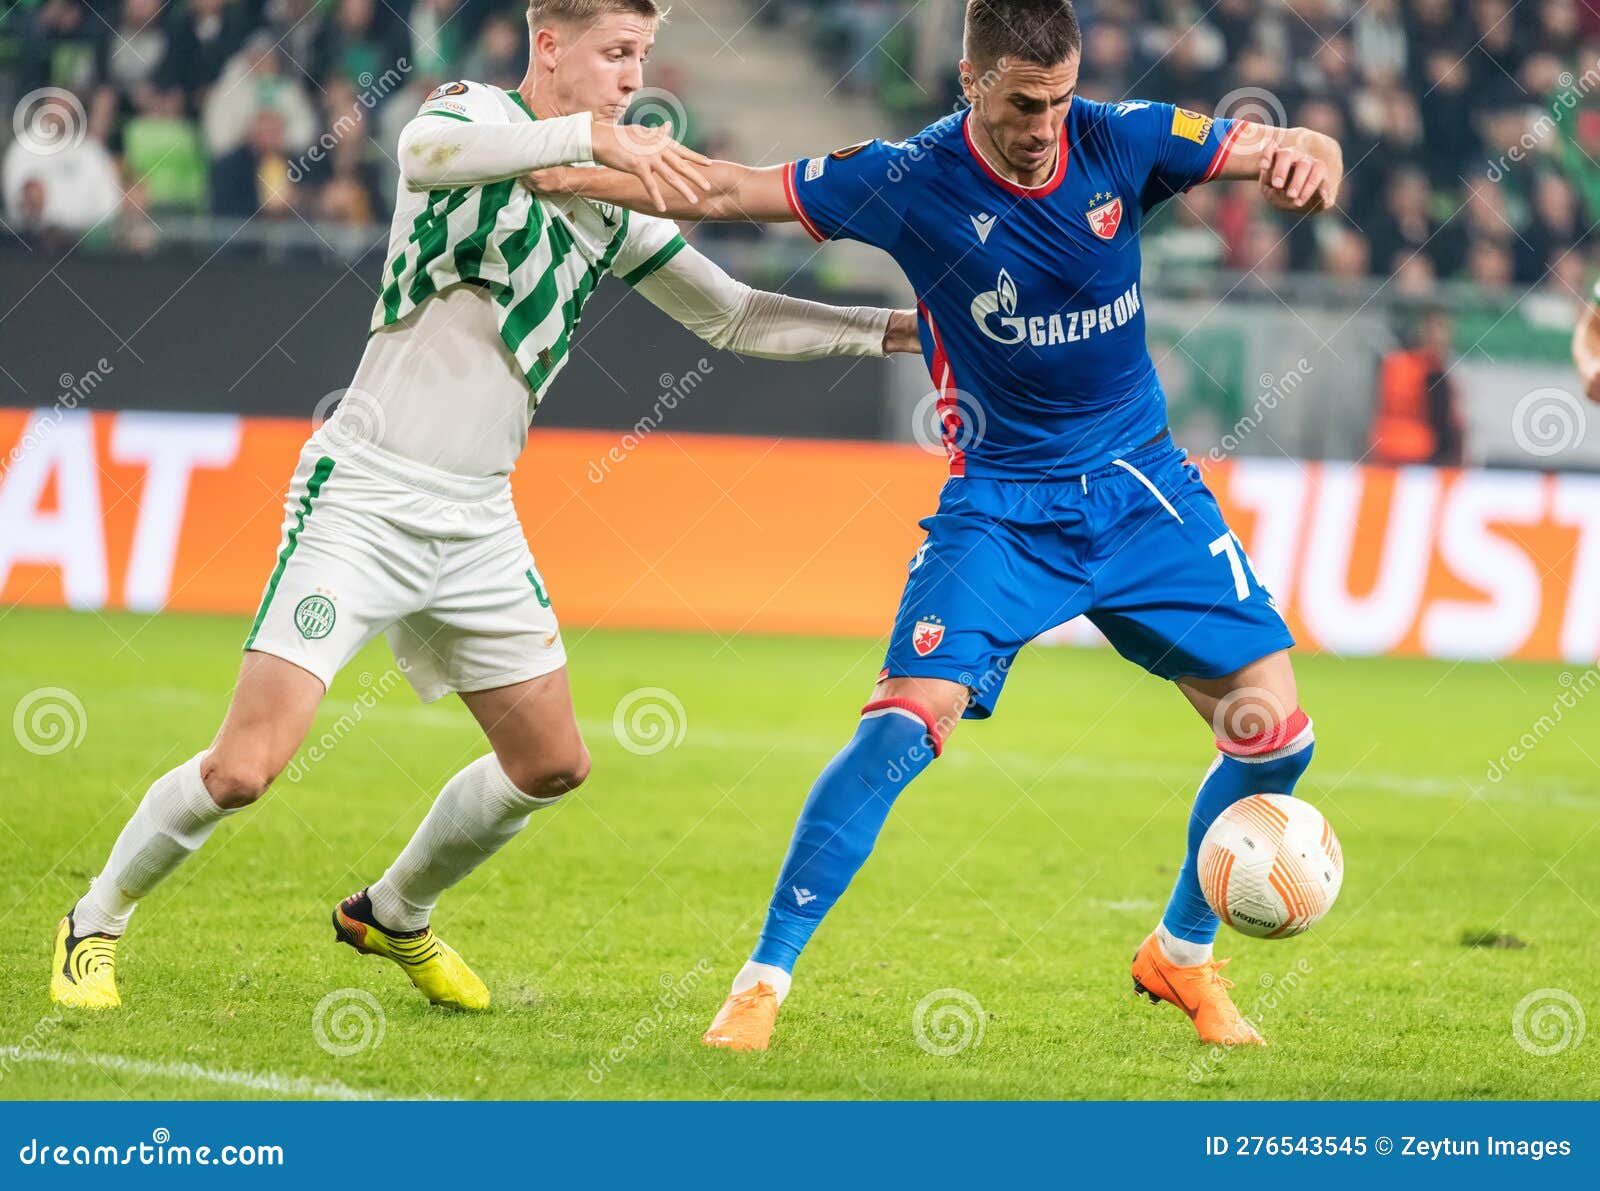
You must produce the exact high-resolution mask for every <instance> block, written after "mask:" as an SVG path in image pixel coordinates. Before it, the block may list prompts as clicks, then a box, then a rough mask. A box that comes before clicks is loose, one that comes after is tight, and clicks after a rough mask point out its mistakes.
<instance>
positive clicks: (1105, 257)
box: [788, 99, 1240, 479]
mask: <svg viewBox="0 0 1600 1191" xmlns="http://www.w3.org/2000/svg"><path fill="white" fill-rule="evenodd" d="M1239 127H1240V125H1239V124H1238V123H1237V122H1236V121H1232V120H1224V119H1213V118H1212V117H1209V116H1204V115H1200V114H1199V113H1196V112H1190V111H1186V110H1184V109H1182V108H1175V107H1173V106H1171V105H1170V104H1164V103H1143V102H1125V103H1119V104H1102V103H1094V102H1092V101H1089V100H1084V99H1074V100H1073V101H1072V104H1071V107H1070V108H1069V109H1068V112H1067V120H1066V125H1065V127H1064V128H1063V129H1062V139H1061V150H1060V153H1059V154H1058V157H1057V163H1056V169H1055V174H1054V176H1053V177H1051V178H1050V179H1049V180H1048V181H1046V182H1044V183H1043V184H1041V185H1039V186H1036V187H1032V188H1028V187H1022V186H1018V185H1017V184H1016V183H1014V182H1011V181H1009V180H1008V179H1006V178H1004V177H1003V176H1001V175H1000V174H999V173H998V172H997V171H996V170H995V169H994V168H993V167H992V166H991V165H990V164H989V162H987V161H985V160H984V158H983V156H982V155H981V154H980V152H979V151H978V149H977V147H976V145H974V143H973V141H972V136H971V132H970V130H969V128H968V115H967V113H965V112H963V113H958V114H956V115H952V116H948V117H946V118H945V119H943V120H940V121H938V122H937V123H935V124H932V125H930V126H929V127H928V128H926V129H924V130H923V131H922V132H921V133H919V134H918V135H917V136H915V137H914V138H912V139H911V140H909V141H900V142H888V141H872V142H869V143H868V144H865V145H859V146H856V147H854V148H851V149H842V150H840V151H838V152H837V153H834V154H832V155H830V156H828V157H818V158H813V159H811V160H809V161H799V162H796V163H795V164H794V167H793V169H792V171H791V173H790V174H789V175H788V182H789V200H790V203H791V205H792V206H793V207H794V210H795V214H796V215H797V216H798V217H799V218H800V222H801V223H802V224H803V225H804V226H805V228H806V230H807V231H809V232H810V233H811V234H812V235H813V236H814V237H815V238H817V239H818V240H825V239H850V240H859V241H861V242H863V243H866V244H871V245H873V246H875V247H877V248H881V249H883V250H884V251H885V252H887V253H889V255H890V256H892V257H894V259H895V261H896V262H897V263H898V264H899V265H900V268H901V269H902V270H903V271H904V273H905V275H906V277H907V278H908V279H909V280H910V282H911V284H912V286H913V288H914V289H915V290H916V293H917V297H918V309H919V312H920V315H921V319H920V322H921V331H922V349H923V355H924V357H925V359H926V360H927V364H928V371H929V373H930V374H931V375H932V377H933V380H934V384H935V387H936V388H937V390H938V392H939V394H940V399H939V411H940V418H941V422H942V425H943V428H944V433H945V445H946V448H947V450H948V451H949V453H950V465H951V473H952V474H953V475H970V476H975V477H988V478H995V479H1018V478H1051V477H1057V478H1059V477H1064V476H1073V475H1077V474H1079V473H1083V472H1089V471H1093V470H1094V469H1096V468H1098V467H1100V466H1102V465H1104V464H1105V463H1107V462H1108V461H1109V460H1112V459H1115V458H1118V457H1121V456H1123V455H1126V454H1128V453H1129V452H1131V451H1134V450H1136V449H1138V448H1139V447H1140V446H1141V445H1143V444H1145V443H1148V442H1149V441H1150V440H1151V439H1152V438H1155V437H1156V436H1158V435H1160V434H1161V432H1162V431H1163V430H1164V429H1165V428H1166V417H1167V415H1166V396H1165V394H1163V392H1162V390H1161V383H1160V381H1159V380H1158V379H1157V378H1156V371H1155V366H1154V364H1153V363H1152V362H1151V360H1150V353H1149V351H1148V350H1147V348H1146V346H1145V334H1144V295H1143V293H1142V291H1141V289H1140V285H1139V266H1140V260H1139V223H1140V220H1141V219H1143V217H1144V215H1145V213H1146V212H1148V211H1149V210H1151V209H1152V208H1153V207H1155V206H1156V205H1157V204H1159V203H1161V202H1162V201H1163V200H1165V199H1168V198H1170V197H1172V196H1173V195H1175V194H1179V193H1181V192H1182V191H1184V190H1186V189H1188V188H1189V187H1190V186H1193V185H1195V184H1196V183H1198V182H1203V181H1206V180H1209V179H1210V178H1213V177H1215V176H1216V175H1217V174H1218V172H1220V170H1221V169H1222V166H1223V163H1224V162H1225V161H1226V160H1227V157H1228V152H1229V150H1230V149H1231V147H1232V145H1233V141H1234V138H1235V137H1236V136H1237V135H1238V131H1239Z"/></svg>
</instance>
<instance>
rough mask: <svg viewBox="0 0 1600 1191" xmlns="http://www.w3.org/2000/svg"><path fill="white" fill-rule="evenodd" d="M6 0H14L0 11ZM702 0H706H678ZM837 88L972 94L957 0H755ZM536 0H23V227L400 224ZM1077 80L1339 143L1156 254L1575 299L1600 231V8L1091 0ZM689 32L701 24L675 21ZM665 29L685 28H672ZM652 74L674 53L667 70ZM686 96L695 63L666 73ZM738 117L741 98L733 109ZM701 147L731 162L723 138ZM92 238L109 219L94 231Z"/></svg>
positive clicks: (1206, 208)
mask: <svg viewBox="0 0 1600 1191" xmlns="http://www.w3.org/2000/svg"><path fill="white" fill-rule="evenodd" d="M0 2H3V0H0ZM684 3H685V4H687V5H689V6H690V7H693V5H694V0H684ZM745 3H746V4H747V5H748V8H749V11H750V14H751V19H752V22H753V23H752V26H751V33H755V32H756V31H757V30H765V31H766V35H767V36H768V37H769V38H772V37H777V36H781V37H782V38H783V43H784V44H786V45H787V44H789V40H790V38H791V36H793V37H798V38H803V39H808V40H809V41H810V42H811V43H812V44H813V46H814V47H815V50H816V53H817V56H818V58H817V62H818V66H817V69H818V71H819V77H821V76H822V75H824V74H825V75H827V76H828V78H829V79H830V80H832V79H839V78H841V77H842V78H843V84H842V85H843V86H844V87H845V88H847V89H849V90H851V91H854V92H855V93H857V94H858V95H867V96H870V97H872V98H874V99H876V100H877V101H878V102H880V103H881V104H882V105H883V106H884V107H885V108H886V109H888V111H887V114H886V116H885V126H886V127H887V128H895V129H899V130H901V131H903V132H906V133H909V132H911V131H914V129H915V128H916V127H918V126H919V124H918V121H922V120H925V119H927V118H931V117H933V116H936V115H938V114H939V113H941V112H943V111H948V110H950V108H951V107H952V106H953V105H954V104H956V103H957V102H958V99H959V93H958V91H957V88H956V77H955V70H954V62H955V61H956V59H957V58H958V57H959V54H960V34H961V12H962V9H963V4H962V3H961V2H960V0H922V2H921V3H916V2H913V0H745ZM523 7H524V6H523V4H522V3H519V2H517V0H511V2H509V3H508V2H506V0H14V2H13V3H11V5H10V7H9V8H7V9H6V10H5V12H4V14H3V15H0V99H3V100H4V101H5V102H6V104H7V107H8V109H12V110H14V113H15V118H14V119H13V121H11V127H10V128H0V139H3V138H8V137H12V136H14V139H13V140H12V143H11V144H9V146H8V147H7V148H6V149H5V153H4V160H3V162H0V182H3V188H4V209H5V217H6V221H7V223H8V225H9V226H10V228H11V230H12V232H13V233H14V234H16V235H18V236H20V237H22V238H24V239H49V238H50V237H52V236H54V237H58V238H60V239H63V240H65V241H66V242H68V243H72V242H76V241H77V240H78V239H79V238H80V237H82V236H84V235H85V234H95V235H104V236H110V237H114V238H116V239H117V240H118V241H119V242H120V243H122V244H123V245H125V246H127V247H130V248H134V249H137V248H139V247H140V246H142V245H145V244H148V243H153V242H154V239H155V237H154V234H153V228H154V227H155V226H156V224H157V223H158V222H159V221H160V218H161V216H162V215H163V213H173V214H179V215H211V216H218V217H223V218H235V219H249V218H257V219H263V220H268V221H271V220H278V221H284V222H292V221H295V220H297V219H298V220H304V221H306V222H307V223H309V224H315V225H316V226H318V227H322V226H325V225H345V226H349V227H356V228H367V227H371V226H373V225H378V224H382V223H383V222H385V221H386V218H387V214H388V211H389V208H390V205H391V203H392V201H393V200H392V196H393V191H394V186H395V168H394V165H393V161H392V152H393V149H392V147H393V145H394V143H395V140H396V137H397V135H398V132H399V129H400V126H401V125H402V124H404V122H405V121H406V120H407V119H409V118H410V116H411V115H412V114H413V113H414V112H415V111H416V108H417V105H418V103H419V102H420V101H421V99H422V98H423V97H424V96H425V95H426V94H427V93H428V91H429V90H431V89H432V88H433V87H434V86H436V85H437V84H438V83H440V82H442V81H447V80H448V79H451V78H455V77H466V78H472V79H477V80H479V81H482V82H487V83H493V84H496V85H500V86H506V87H510V86H515V85H516V83H517V82H518V81H519V80H520V78H521V77H522V73H523V70H524V66H525V61H526V53H527V33H526V25H525V23H524V19H523ZM1078 10H1079V15H1080V19H1081V22H1082V25H1083V28H1084V55H1083V69H1082V79H1081V90H1082V93H1083V94H1085V95H1087V96H1090V97H1094V98H1103V99H1121V98H1127V97H1132V96H1138V97H1141V98H1151V99H1168V100H1173V101H1176V102H1179V103H1182V104H1184V105H1186V106H1188V107H1192V108H1195V109H1199V110H1202V111H1206V112H1217V113H1220V114H1223V115H1237V116H1244V117H1249V118H1255V119H1259V120H1264V121H1267V122H1273V123H1283V122H1288V123H1292V124H1304V125H1308V126H1310V127H1313V128H1317V129H1320V130H1322V131H1325V132H1328V133H1331V134H1334V135H1336V136H1338V137H1339V139H1340V140H1341V141H1342V142H1343V144H1344V146H1345V160H1346V165H1347V167H1348V175H1347V180H1346V184H1345V188H1344V192H1343V195H1342V201H1341V207H1342V212H1343V214H1342V217H1341V218H1336V219H1328V220H1311V221H1304V222H1303V223H1300V224H1298V225H1296V226H1294V227H1293V228H1289V227H1287V226H1286V225H1284V224H1281V223H1279V222H1276V221H1275V218H1274V217H1273V216H1272V214H1271V213H1269V212H1265V211H1263V209H1262V207H1261V205H1260V204H1258V203H1253V202H1251V201H1249V196H1248V194H1247V193H1244V191H1243V188H1237V187H1234V188H1221V189H1217V188H1211V189H1200V190H1196V191H1193V192H1191V193H1190V195H1189V196H1188V197H1187V198H1186V200H1185V201H1184V202H1181V203H1173V204H1169V208H1170V209H1169V210H1168V211H1167V212H1165V213H1164V214H1163V215H1162V216H1160V217H1159V222H1158V223H1157V224H1156V225H1155V226H1153V227H1152V229H1151V234H1150V236H1149V239H1148V241H1147V244H1148V247H1147V253H1148V255H1149V256H1150V257H1151V259H1152V261H1154V262H1157V263H1159V264H1163V265H1174V266H1176V265H1195V266H1205V267H1224V268H1233V269H1241V270H1249V271H1251V272H1253V273H1254V274H1255V275H1256V276H1258V277H1271V276H1272V275H1274V274H1277V273H1283V272H1285V271H1289V270H1295V271H1311V272H1322V273H1325V274H1331V275H1333V276H1335V277H1340V278H1348V279H1363V278H1368V277H1372V276H1390V275H1393V276H1394V278H1395V281H1394V285H1395V287H1396V289H1397V290H1398V291H1399V292H1402V293H1408V294H1422V293H1426V292H1428V291H1429V290H1431V289H1432V288H1433V287H1434V285H1435V284H1436V283H1437V282H1439V281H1441V280H1462V281H1466V282H1470V283H1473V284H1476V285H1478V286H1481V287H1486V288H1487V287H1500V286H1539V287H1549V288H1551V289H1556V288H1565V289H1569V290H1571V291H1572V292H1581V291H1582V289H1583V283H1584V278H1585V276H1586V275H1587V273H1588V272H1589V271H1590V267H1591V265H1592V263H1593V255H1594V252H1595V249H1596V247H1597V246H1596V244H1595V243H1594V238H1593V237H1592V236H1591V234H1590V233H1591V228H1592V226H1593V225H1594V224H1595V223H1596V222H1597V221H1600V0H1520V2H1516V0H1203V2H1201V0H1081V2H1080V3H1079V5H1078ZM680 20H681V22H682V23H683V24H686V25H691V26H692V24H693V21H692V18H680ZM667 36H669V37H671V36H674V34H673V33H672V32H671V31H669V33H668V34H667ZM652 70H653V71H654V70H655V68H652ZM650 82H651V83H652V85H653V86H657V87H661V88H665V89H666V90H668V91H670V92H673V93H674V94H675V95H677V96H680V97H681V96H682V95H683V94H684V92H686V91H687V92H689V93H690V97H691V98H692V91H693V79H692V78H690V79H687V80H686V79H683V78H680V77H677V76H675V75H674V76H672V77H667V76H664V75H662V74H660V73H654V74H653V77H652V78H651V79H650ZM717 115H718V117H719V119H721V120H722V121H723V122H724V124H725V125H727V126H729V127H732V128H734V129H735V131H736V128H737V114H736V113H718V114H717ZM694 124H695V122H694V120H693V119H692V118H691V119H690V130H691V132H692V133H693V135H691V136H690V138H689V139H691V140H698V141H699V142H700V147H703V148H706V149H709V150H711V151H713V152H724V151H727V146H726V143H725V142H721V141H718V140H716V139H713V137H712V136H711V135H710V134H701V133H700V130H699V129H698V128H695V127H694ZM91 229H98V231H91Z"/></svg>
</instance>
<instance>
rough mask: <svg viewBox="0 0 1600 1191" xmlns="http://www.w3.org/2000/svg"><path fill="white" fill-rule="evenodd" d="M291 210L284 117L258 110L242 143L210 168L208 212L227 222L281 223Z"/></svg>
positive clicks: (292, 195)
mask: <svg viewBox="0 0 1600 1191" xmlns="http://www.w3.org/2000/svg"><path fill="white" fill-rule="evenodd" d="M294 206H295V193H294V183H293V182H292V181H290V178H289V157H288V153H287V152H286V150H285V147H284V120H283V116H282V114H281V113H279V112H278V111H277V110H276V109H274V108H271V107H263V108H259V109H257V110H256V112H255V114H254V115H253V116H252V117H251V119H250V127H249V129H248V130H247V135H246V138H245V141H244V143H243V144H242V145H240V146H239V147H238V148H237V149H234V150H233V151H232V152H231V153H228V154H226V155H224V156H223V157H221V158H219V159H218V160H217V162H216V164H215V165H213V166H212V169H211V212H212V214H213V215H221V216H224V217H226V218H229V219H281V218H284V217H286V216H288V215H290V214H291V213H292V212H293V210H294Z"/></svg>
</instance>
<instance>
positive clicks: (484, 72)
mask: <svg viewBox="0 0 1600 1191" xmlns="http://www.w3.org/2000/svg"><path fill="white" fill-rule="evenodd" d="M527 57H528V34H527V31H526V30H525V29H524V28H523V27H522V25H521V24H519V23H518V22H517V21H516V20H515V19H513V18H512V17H511V16H509V15H507V14H506V13H503V12H502V13H496V14H495V15H493V16H491V17H490V18H489V19H488V20H486V21H484V23H483V29H482V31H481V32H480V33H479V35H478V44H477V45H476V46H474V47H473V49H472V51H471V52H470V53H469V54H468V55H467V59H466V63H465V65H464V66H463V67H462V70H461V74H462V75H463V76H464V77H466V78H469V79H474V80H476V81H477V82H480V83H489V84H491V85H492V86H496V87H508V88H509V87H515V86H516V85H517V84H518V83H519V82H520V81H521V80H522V72H523V71H524V70H526V69H527V66H528V62H527Z"/></svg>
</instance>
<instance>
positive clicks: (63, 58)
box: [21, 0, 105, 94]
mask: <svg viewBox="0 0 1600 1191" xmlns="http://www.w3.org/2000/svg"><path fill="white" fill-rule="evenodd" d="M23 19H24V21H26V22H27V23H26V24H25V25H24V32H23V35H22V47H21V59H22V62H21V66H22V72H21V73H22V90H24V91H33V90H35V89H37V88H39V87H60V88H63V89H64V90H68V91H74V92H77V93H79V94H85V93H87V92H88V91H89V89H90V88H91V87H92V86H93V84H94V82H95V78H96V71H97V68H98V64H99V60H100V54H101V43H102V41H103V40H104V38H103V36H102V33H103V31H104V29H105V26H104V25H103V24H102V23H101V18H100V17H99V16H98V15H97V14H96V13H95V12H94V11H93V10H91V9H90V8H89V7H88V5H87V4H85V3H83V0H44V3H43V4H42V5H40V6H39V8H38V9H36V10H35V11H34V12H33V14H32V20H31V21H28V20H27V17H26V15H24V17H23Z"/></svg>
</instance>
